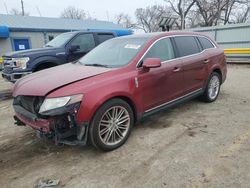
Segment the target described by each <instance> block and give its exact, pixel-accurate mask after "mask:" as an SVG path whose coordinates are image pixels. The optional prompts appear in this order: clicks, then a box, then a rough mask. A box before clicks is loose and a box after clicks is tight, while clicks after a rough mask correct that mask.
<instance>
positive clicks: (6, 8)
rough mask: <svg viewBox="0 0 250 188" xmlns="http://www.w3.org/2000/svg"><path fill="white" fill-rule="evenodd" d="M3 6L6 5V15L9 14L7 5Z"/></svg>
mask: <svg viewBox="0 0 250 188" xmlns="http://www.w3.org/2000/svg"><path fill="white" fill-rule="evenodd" d="M3 4H4V7H5V10H6V13H7V14H9V11H8V7H7V5H6V3H5V2H3Z"/></svg>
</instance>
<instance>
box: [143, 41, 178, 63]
mask: <svg viewBox="0 0 250 188" xmlns="http://www.w3.org/2000/svg"><path fill="white" fill-rule="evenodd" d="M174 57H175V55H174V50H173V47H172V44H171V41H170V39H169V38H167V39H161V40H159V41H158V42H156V43H155V44H154V45H153V46H152V47H151V48H150V49H149V51H148V52H147V54H146V55H145V56H144V58H143V59H146V58H160V59H161V61H162V62H163V61H167V60H170V59H173V58H174Z"/></svg>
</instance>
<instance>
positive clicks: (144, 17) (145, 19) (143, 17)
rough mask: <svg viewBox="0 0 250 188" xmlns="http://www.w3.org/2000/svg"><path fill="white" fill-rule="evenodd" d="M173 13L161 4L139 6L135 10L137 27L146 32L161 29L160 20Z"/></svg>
mask: <svg viewBox="0 0 250 188" xmlns="http://www.w3.org/2000/svg"><path fill="white" fill-rule="evenodd" d="M167 15H171V11H170V10H169V9H168V8H166V7H164V6H161V5H154V6H148V7H146V8H138V9H136V11H135V17H136V20H137V28H138V29H142V30H143V31H145V32H146V33H148V32H156V31H160V28H159V21H160V19H161V18H162V17H163V16H167Z"/></svg>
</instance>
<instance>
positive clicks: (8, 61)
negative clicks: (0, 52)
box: [3, 56, 13, 74]
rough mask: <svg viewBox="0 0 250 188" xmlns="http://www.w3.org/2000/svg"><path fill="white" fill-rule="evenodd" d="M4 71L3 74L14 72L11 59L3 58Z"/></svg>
mask: <svg viewBox="0 0 250 188" xmlns="http://www.w3.org/2000/svg"><path fill="white" fill-rule="evenodd" d="M3 69H4V70H3V72H4V73H6V74H10V73H12V72H13V62H12V58H11V57H8V56H3Z"/></svg>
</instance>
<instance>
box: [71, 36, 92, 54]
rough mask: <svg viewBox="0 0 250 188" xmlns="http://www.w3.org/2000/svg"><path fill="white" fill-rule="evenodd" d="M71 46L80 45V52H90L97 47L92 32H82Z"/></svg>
mask: <svg viewBox="0 0 250 188" xmlns="http://www.w3.org/2000/svg"><path fill="white" fill-rule="evenodd" d="M71 46H79V48H80V50H79V52H89V51H90V50H92V49H93V48H94V47H95V40H94V37H93V35H92V34H82V35H78V36H77V37H76V38H75V39H74V40H73V41H72V42H71Z"/></svg>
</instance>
